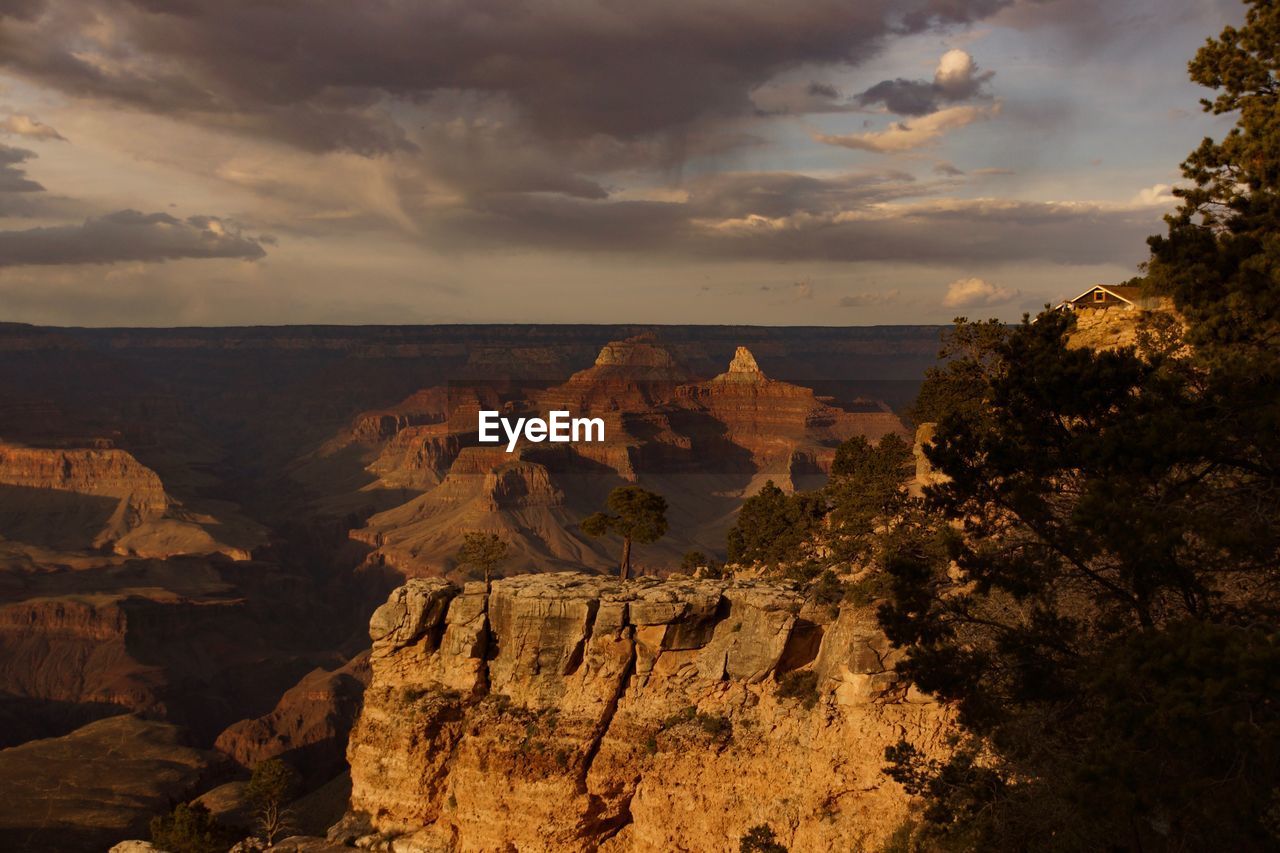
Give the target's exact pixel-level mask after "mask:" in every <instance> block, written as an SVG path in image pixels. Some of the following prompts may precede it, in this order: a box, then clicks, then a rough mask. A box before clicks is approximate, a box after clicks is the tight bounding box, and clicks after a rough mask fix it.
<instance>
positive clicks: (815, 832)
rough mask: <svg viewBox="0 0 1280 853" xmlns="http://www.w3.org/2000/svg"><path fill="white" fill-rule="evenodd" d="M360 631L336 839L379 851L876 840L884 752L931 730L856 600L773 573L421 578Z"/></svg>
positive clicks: (937, 726) (897, 810) (940, 713)
mask: <svg viewBox="0 0 1280 853" xmlns="http://www.w3.org/2000/svg"><path fill="white" fill-rule="evenodd" d="M370 635H371V637H372V639H373V650H372V654H371V665H372V682H371V684H370V687H369V689H368V690H367V691H366V693H365V703H364V708H363V711H362V714H361V717H360V719H359V721H358V723H357V725H356V727H355V729H354V730H353V731H352V735H351V741H350V744H349V747H348V758H349V760H350V762H351V772H352V783H353V791H352V798H351V806H352V812H351V814H349V815H348V818H347V820H346V821H344V823H343V824H340V825H339V827H336V828H335V830H336V831H335V837H338V836H343V835H345V837H346V838H347V839H348V840H354V839H355V838H356V837H357V836H360V835H362V834H363V835H365V836H367V837H365V838H364V840H363V841H362V842H361V843H362V844H377V843H381V844H384V845H387V847H386V848H384V849H392V850H395V851H470V850H474V851H480V850H516V849H519V850H534V849H537V850H552V851H561V850H563V851H570V850H572V851H578V850H607V851H623V850H626V851H680V850H688V851H713V850H725V851H732V850H737V849H738V844H739V839H740V838H741V837H742V835H743V834H744V833H746V832H747V831H748V830H749V829H750V828H751V827H753V826H757V825H759V824H768V825H769V826H771V827H772V828H773V830H774V832H775V833H776V834H777V837H778V839H779V840H780V841H781V842H782V843H784V844H786V845H787V846H788V847H790V849H792V850H831V849H850V848H851V847H852V848H853V849H858V847H857V845H859V844H861V845H863V846H865V847H867V848H869V849H874V847H875V846H877V845H878V844H879V843H880V842H882V841H883V840H884V839H885V838H886V837H887V836H888V835H889V834H890V833H891V832H892V831H893V830H894V829H895V828H896V827H897V826H898V825H900V823H901V822H902V821H903V820H904V819H905V818H906V816H907V813H908V808H909V805H910V803H909V798H908V797H907V796H906V794H905V793H904V792H903V791H902V789H901V788H900V787H899V786H898V785H897V784H896V783H894V782H892V781H891V780H889V779H888V778H887V777H886V776H885V775H883V774H882V772H881V768H882V766H883V765H884V758H883V753H884V748H885V747H886V746H888V745H890V744H892V743H895V742H897V740H898V739H899V737H901V736H904V735H905V736H908V737H910V739H911V740H913V741H914V742H916V743H926V744H927V743H940V742H941V739H942V738H943V737H944V735H945V733H946V731H947V727H948V723H947V714H946V713H945V711H944V710H943V709H942V708H941V707H940V706H938V705H937V704H935V703H934V702H932V701H931V700H930V699H929V698H928V697H925V696H922V695H920V694H919V693H918V692H917V691H915V690H914V689H912V688H910V687H909V686H908V685H906V684H905V683H903V682H901V681H900V680H899V679H898V678H897V677H896V676H895V674H894V672H893V663H894V659H895V653H894V652H893V651H892V650H891V649H890V648H889V646H888V643H887V641H886V640H885V638H884V636H883V635H882V634H881V633H880V632H879V630H878V629H877V628H876V626H875V622H874V617H873V615H872V614H871V612H870V611H869V609H867V608H858V607H853V606H848V605H846V606H844V607H842V608H840V609H838V610H837V609H835V608H831V607H828V606H815V605H812V604H808V603H806V602H805V601H804V600H803V599H802V598H801V596H800V595H799V594H798V593H797V592H796V591H794V590H793V589H791V588H790V587H788V586H787V585H785V584H779V583H776V582H769V581H742V580H735V581H728V580H711V579H700V580H692V579H685V578H673V579H668V580H666V581H659V580H654V579H644V578H642V579H638V580H635V581H630V582H625V583H624V582H619V581H616V580H612V579H608V578H601V577H595V576H588V575H582V574H574V573H556V574H544V575H525V576H519V577H513V578H507V579H503V580H499V581H495V582H494V583H493V585H492V588H491V590H490V591H489V592H487V593H486V591H485V587H484V584H483V583H470V584H467V585H466V586H465V587H464V588H462V589H459V588H458V587H456V586H454V585H452V584H450V583H448V582H447V581H444V580H442V579H438V578H420V579H413V580H411V581H409V583H408V584H406V585H405V586H403V587H401V588H399V589H397V590H396V591H395V592H393V593H392V595H391V598H390V599H389V600H388V602H387V603H386V604H385V605H383V606H382V607H381V608H380V609H379V610H378V611H377V612H376V613H375V614H374V616H373V618H372V620H371V622H370Z"/></svg>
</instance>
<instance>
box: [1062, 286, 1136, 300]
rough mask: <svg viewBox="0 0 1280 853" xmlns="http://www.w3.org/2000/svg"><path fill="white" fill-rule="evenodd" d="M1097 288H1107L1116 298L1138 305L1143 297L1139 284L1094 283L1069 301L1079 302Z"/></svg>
mask: <svg viewBox="0 0 1280 853" xmlns="http://www.w3.org/2000/svg"><path fill="white" fill-rule="evenodd" d="M1095 290H1105V291H1106V292H1107V293H1110V294H1111V295H1112V296H1114V297H1115V298H1116V299H1119V300H1121V301H1122V302H1127V303H1129V304H1130V305H1137V304H1138V300H1139V299H1141V298H1142V288H1141V287H1138V286H1136V285H1132V284H1095V285H1092V286H1091V287H1090V288H1089V289H1088V290H1086V291H1085V292H1084V293H1081V294H1080V295H1079V296H1076V297H1074V298H1072V299H1068V300H1067V301H1068V302H1079V301H1080V300H1081V299H1084V298H1085V297H1086V296H1088V295H1089V294H1090V293H1093V292H1094V291H1095Z"/></svg>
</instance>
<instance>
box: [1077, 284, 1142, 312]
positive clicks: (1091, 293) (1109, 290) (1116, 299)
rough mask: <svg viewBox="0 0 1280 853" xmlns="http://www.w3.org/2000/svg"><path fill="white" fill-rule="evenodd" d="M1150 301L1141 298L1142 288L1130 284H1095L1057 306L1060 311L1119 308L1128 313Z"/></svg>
mask: <svg viewBox="0 0 1280 853" xmlns="http://www.w3.org/2000/svg"><path fill="white" fill-rule="evenodd" d="M1149 301H1150V300H1147V299H1144V298H1143V296H1142V288H1140V287H1135V286H1134V285H1131V284H1117V285H1111V284H1095V285H1094V286H1093V287H1091V288H1089V289H1088V290H1086V291H1085V292H1084V293H1082V294H1080V295H1079V296H1077V297H1076V298H1074V299H1068V300H1066V301H1065V302H1062V303H1060V304H1059V305H1058V310H1060V311H1082V310H1096V309H1100V308H1101V309H1109V308H1119V309H1121V310H1124V311H1129V310H1132V309H1134V308H1146V307H1148V304H1147V303H1148V302H1149Z"/></svg>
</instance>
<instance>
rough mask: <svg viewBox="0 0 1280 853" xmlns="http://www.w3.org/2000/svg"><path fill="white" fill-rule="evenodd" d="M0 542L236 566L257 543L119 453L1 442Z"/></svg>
mask: <svg viewBox="0 0 1280 853" xmlns="http://www.w3.org/2000/svg"><path fill="white" fill-rule="evenodd" d="M232 527H234V528H235V529H234V530H231V529H230V528H232ZM229 532H230V533H231V534H232V535H230V536H227V533H229ZM0 536H3V537H4V538H8V539H13V540H16V541H20V542H29V543H32V544H36V545H41V546H47V547H54V548H59V549H66V550H84V549H89V548H93V549H109V550H111V551H114V552H115V553H117V554H129V555H135V556H143V557H166V556H170V555H174V554H214V553H223V554H226V555H227V556H229V557H232V558H233V559H237V560H247V559H248V558H249V549H250V548H251V547H252V545H254V544H257V542H258V541H260V539H261V535H260V530H259V529H258V528H257V526H256V525H253V524H251V523H248V522H244V521H243V520H240V523H237V524H235V525H225V524H223V523H222V521H221V520H219V519H216V518H213V517H212V516H210V515H208V514H206V513H197V512H193V511H191V510H189V509H187V508H185V507H183V506H182V505H181V504H180V503H178V502H177V501H175V500H173V499H172V498H171V497H170V496H169V495H168V494H167V493H166V492H165V488H164V484H163V483H162V482H161V481H160V476H159V475H158V474H157V473H156V472H155V471H153V470H152V469H150V468H148V467H147V466H145V465H143V464H142V463H141V462H139V461H138V460H137V459H135V458H134V457H133V456H132V455H131V454H129V453H128V452H126V451H124V450H118V449H114V448H105V449H104V448H99V447H82V448H72V449H64V448H44V447H24V446H19V445H13V444H4V443H0ZM226 539H231V540H232V541H226Z"/></svg>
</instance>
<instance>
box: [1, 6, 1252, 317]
mask: <svg viewBox="0 0 1280 853" xmlns="http://www.w3.org/2000/svg"><path fill="white" fill-rule="evenodd" d="M1241 18H1242V13H1241V7H1240V5H1239V3H1238V2H1236V0H794V2H786V3H780V2H777V0H645V2H642V3H631V2H620V0H554V1H553V0H545V2H529V1H528V0H526V2H520V0H415V2H404V0H361V2H352V0H307V2H301V0H274V2H265V0H222V2H217V3H212V2H206V0H0V320H17V321H25V322H35V323H49V324H63V325H190V324H207V325H212V324H254V323H316V322H332V323H416V322H426V323H429V322H656V323H663V322H665V323H682V322H695V323H759V324H810V323H812V324H823V325H861V324H873V323H933V322H945V321H947V320H949V319H950V318H951V317H953V316H956V315H957V314H968V315H970V316H999V317H1003V318H1010V319H1011V318H1015V317H1017V316H1019V315H1020V314H1021V313H1022V312H1023V311H1025V310H1028V309H1035V308H1036V307H1038V306H1040V305H1042V304H1043V303H1044V302H1045V301H1047V300H1051V299H1056V298H1061V297H1063V296H1067V295H1074V293H1076V292H1078V291H1080V290H1082V289H1084V288H1085V287H1087V286H1088V285H1090V284H1092V283H1094V282H1098V281H1119V280H1123V279H1125V278H1128V277H1129V276H1131V275H1133V274H1134V272H1135V266H1136V264H1138V263H1139V262H1140V261H1141V260H1142V259H1143V257H1144V249H1145V244H1144V237H1145V236H1146V235H1147V234H1150V233H1153V232H1155V231H1158V230H1159V229H1160V227H1161V223H1160V217H1161V216H1162V215H1163V214H1164V213H1165V212H1166V211H1167V210H1168V209H1169V207H1170V201H1171V199H1170V196H1169V188H1170V185H1172V184H1173V183H1175V182H1176V181H1177V179H1178V169H1177V165H1178V163H1179V161H1180V160H1181V159H1182V158H1183V156H1184V155H1185V154H1186V153H1187V152H1188V151H1190V150H1191V149H1192V148H1193V147H1194V146H1195V145H1196V144H1197V142H1198V141H1199V140H1200V138H1202V137H1203V136H1205V135H1218V134H1220V133H1221V132H1222V130H1223V127H1224V123H1223V120H1221V119H1216V120H1215V119H1213V118H1212V117H1208V116H1204V115H1202V114H1201V113H1200V111H1199V107H1198V98H1199V97H1201V95H1202V93H1201V92H1200V91H1199V90H1198V89H1197V88H1196V87H1195V86H1193V85H1192V84H1191V83H1190V82H1188V81H1187V79H1186V72H1185V68H1186V62H1187V60H1188V59H1190V57H1191V56H1192V54H1193V53H1194V51H1195V49H1196V47H1197V46H1198V45H1199V44H1200V43H1201V42H1202V41H1203V40H1204V38H1205V37H1207V36H1209V35H1211V34H1216V33H1217V32H1218V31H1219V30H1221V28H1222V27H1223V26H1224V25H1225V24H1228V23H1235V22H1237V21H1238V20H1239V19H1241Z"/></svg>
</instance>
